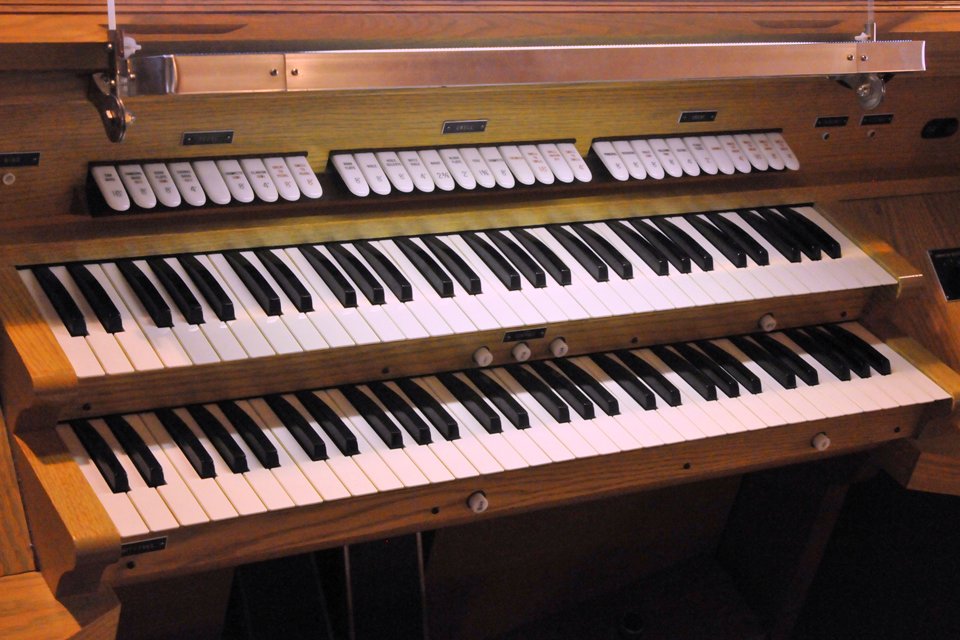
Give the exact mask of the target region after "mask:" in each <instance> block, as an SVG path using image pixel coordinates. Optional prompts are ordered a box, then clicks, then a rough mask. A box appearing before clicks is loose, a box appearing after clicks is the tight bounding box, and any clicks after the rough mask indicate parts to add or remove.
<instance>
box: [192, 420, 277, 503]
mask: <svg viewBox="0 0 960 640" xmlns="http://www.w3.org/2000/svg"><path fill="white" fill-rule="evenodd" d="M174 412H175V413H176V414H177V415H178V416H179V417H180V419H181V420H183V422H184V423H185V424H186V425H187V427H188V428H189V429H190V430H191V431H193V434H194V435H195V436H196V437H197V439H198V440H199V441H200V444H201V445H202V446H203V448H204V449H206V450H207V453H209V454H210V458H211V459H212V460H213V468H214V470H215V472H216V474H217V476H216V478H215V480H216V482H217V484H218V485H219V486H220V488H221V489H223V493H224V495H225V496H227V499H228V500H230V504H232V505H233V508H234V509H236V510H237V513H239V514H240V515H242V516H248V515H252V514H254V513H263V512H265V511H267V510H268V509H267V507H266V506H265V505H264V504H263V501H262V500H261V499H260V497H259V496H258V495H257V492H256V491H254V489H253V487H251V486H250V483H249V482H248V481H247V479H246V478H245V477H244V474H242V473H233V471H231V470H230V468H229V467H228V466H227V463H226V462H224V460H223V458H222V457H220V452H219V451H217V449H216V447H214V446H213V443H212V442H210V439H209V438H207V435H206V434H205V433H204V432H203V430H202V429H201V428H200V427H199V426H198V425H197V423H196V421H195V420H194V419H193V416H191V415H190V414H189V413H188V412H187V410H186V409H174ZM224 426H226V425H224Z"/></svg>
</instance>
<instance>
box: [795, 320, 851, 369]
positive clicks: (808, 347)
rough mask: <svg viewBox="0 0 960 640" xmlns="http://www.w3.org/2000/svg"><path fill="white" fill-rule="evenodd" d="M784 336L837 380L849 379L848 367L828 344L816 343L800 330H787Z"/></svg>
mask: <svg viewBox="0 0 960 640" xmlns="http://www.w3.org/2000/svg"><path fill="white" fill-rule="evenodd" d="M784 334H786V336H787V337H788V338H790V339H791V340H793V341H794V342H796V343H797V345H799V346H800V348H801V349H803V350H804V351H806V352H807V353H809V354H810V355H811V356H813V358H814V359H815V360H816V361H817V362H819V363H820V364H821V365H823V368H824V369H826V370H827V371H829V372H830V373H832V374H833V375H834V376H835V377H836V378H837V379H838V380H849V379H850V367H849V366H848V365H847V363H846V361H844V360H843V359H842V358H841V357H840V356H838V355H837V354H836V353H835V352H834V351H833V350H832V349H831V348H830V346H829V345H828V344H826V343H824V342H818V341H817V340H816V339H814V338H812V337H811V336H810V335H809V334H807V333H806V332H804V331H802V330H800V329H787V330H786V331H784Z"/></svg>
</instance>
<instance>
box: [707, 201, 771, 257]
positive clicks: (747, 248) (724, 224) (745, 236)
mask: <svg viewBox="0 0 960 640" xmlns="http://www.w3.org/2000/svg"><path fill="white" fill-rule="evenodd" d="M706 216H707V218H708V219H709V220H710V222H712V223H713V224H715V225H717V228H718V229H721V230H723V231H726V233H727V235H728V236H730V237H731V238H732V239H734V240H736V241H737V244H739V245H740V246H741V247H742V248H743V250H744V252H745V253H746V254H747V255H748V256H750V259H751V260H753V261H754V262H756V263H757V264H758V265H760V266H764V265H768V264H770V254H769V253H767V249H766V248H765V247H764V246H763V245H762V244H760V243H759V242H757V241H756V240H755V239H754V238H753V236H751V235H750V234H749V233H747V232H746V231H744V230H743V229H741V228H740V227H739V226H738V225H737V223H735V222H734V221H733V220H730V219H728V218H726V217H725V216H723V215H721V214H720V213H708V214H706Z"/></svg>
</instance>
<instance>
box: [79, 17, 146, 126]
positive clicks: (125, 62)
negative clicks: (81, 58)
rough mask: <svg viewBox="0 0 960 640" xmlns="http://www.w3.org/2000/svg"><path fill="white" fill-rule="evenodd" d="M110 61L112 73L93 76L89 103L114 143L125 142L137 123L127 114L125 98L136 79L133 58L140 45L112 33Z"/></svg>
mask: <svg viewBox="0 0 960 640" xmlns="http://www.w3.org/2000/svg"><path fill="white" fill-rule="evenodd" d="M108 33H109V36H110V41H109V42H108V43H107V45H106V46H107V59H108V62H109V69H108V70H107V71H105V72H103V73H95V74H93V75H92V76H90V83H89V84H88V86H87V99H88V100H90V102H92V103H93V105H94V106H95V107H96V108H97V112H98V113H99V114H100V120H102V121H103V128H104V130H105V131H106V133H107V137H108V138H110V141H111V142H122V141H123V138H124V136H125V135H126V133H127V126H128V125H129V124H130V123H132V122H133V121H134V119H135V118H134V116H133V113H131V112H130V111H128V110H127V108H126V106H124V104H123V100H122V98H121V96H122V95H124V93H125V85H126V84H127V83H128V82H131V81H133V80H135V79H136V74H135V73H134V72H133V65H132V64H131V61H130V57H131V56H132V55H133V54H135V53H136V52H137V51H139V50H140V45H139V44H137V41H136V40H134V39H133V38H132V37H130V36H124V35H123V31H121V30H120V29H115V30H111V31H109V32H108Z"/></svg>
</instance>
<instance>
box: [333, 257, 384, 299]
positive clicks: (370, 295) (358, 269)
mask: <svg viewBox="0 0 960 640" xmlns="http://www.w3.org/2000/svg"><path fill="white" fill-rule="evenodd" d="M326 247H327V249H328V250H329V251H330V255H332V256H333V259H334V260H336V261H337V264H339V265H340V268H342V269H343V270H344V271H346V272H347V275H348V276H350V279H351V280H353V284H354V285H356V286H357V288H359V289H360V292H361V293H362V294H363V296H364V297H365V298H366V299H367V300H368V301H370V304H383V303H384V302H385V301H386V299H385V298H384V292H383V285H382V284H380V282H379V281H378V280H377V279H376V278H375V277H374V275H373V274H372V273H370V270H369V269H367V267H366V266H364V264H363V263H362V262H360V260H358V259H357V256H355V255H353V254H352V253H351V252H350V251H349V250H347V248H346V247H343V246H341V245H339V244H336V243H330V244H328V245H326Z"/></svg>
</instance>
